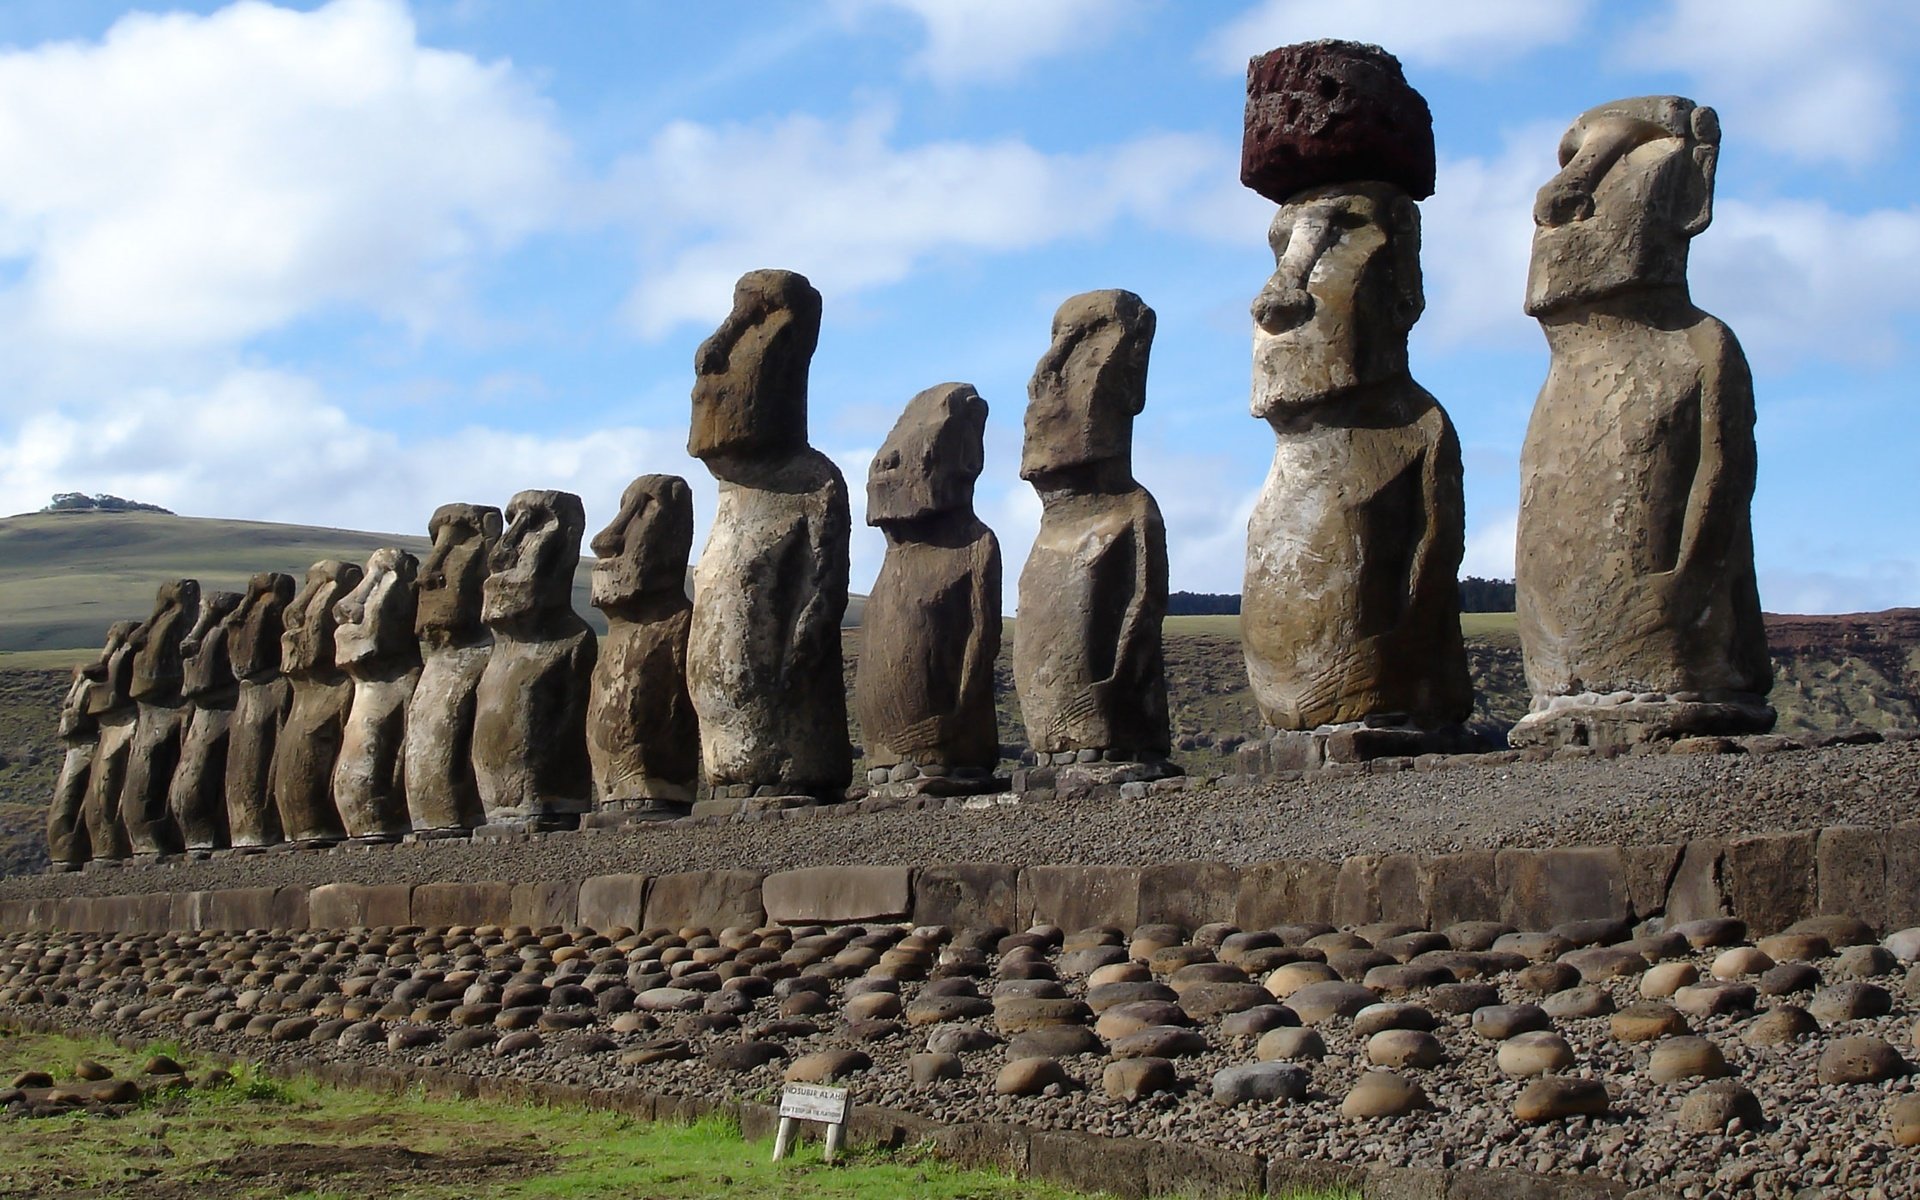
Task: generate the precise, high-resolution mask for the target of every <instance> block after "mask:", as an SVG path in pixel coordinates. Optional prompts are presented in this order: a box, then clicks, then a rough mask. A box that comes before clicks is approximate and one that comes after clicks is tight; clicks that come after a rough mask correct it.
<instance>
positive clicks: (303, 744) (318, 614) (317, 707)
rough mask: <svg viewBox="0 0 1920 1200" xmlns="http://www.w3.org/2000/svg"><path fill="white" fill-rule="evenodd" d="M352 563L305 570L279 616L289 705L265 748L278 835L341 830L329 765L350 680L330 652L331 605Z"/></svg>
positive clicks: (351, 584) (349, 699) (353, 577)
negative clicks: (303, 581) (269, 747)
mask: <svg viewBox="0 0 1920 1200" xmlns="http://www.w3.org/2000/svg"><path fill="white" fill-rule="evenodd" d="M360 578H361V572H360V568H359V567H358V566H356V565H355V564H353V563H350V562H342V561H340V560H339V559H337V558H329V559H323V560H321V561H320V562H317V563H315V564H313V566H311V567H309V568H308V569H307V581H306V585H305V586H304V587H302V588H301V589H300V594H299V595H297V596H295V597H294V598H293V603H291V604H289V605H288V606H287V609H286V612H285V614H284V615H283V617H282V620H283V623H284V624H285V627H286V632H285V633H284V634H282V635H281V638H280V666H281V669H282V670H283V671H285V672H286V676H287V679H288V681H289V682H290V683H291V684H292V685H293V704H292V706H291V707H290V708H289V709H288V710H287V719H286V722H285V724H283V725H282V726H281V727H280V737H279V739H278V741H277V742H276V743H275V745H274V753H273V802H274V804H275V805H276V806H277V807H278V808H279V810H280V826H281V830H282V832H283V833H284V834H285V837H286V840H287V841H290V842H292V843H294V844H295V845H298V846H329V845H332V844H334V843H335V842H338V841H340V840H342V839H343V838H345V837H346V830H345V829H344V828H343V827H342V826H341V823H340V810H339V809H338V808H337V807H336V806H335V804H334V800H333V768H334V764H335V763H336V762H338V761H339V758H340V743H341V741H342V740H343V739H344V738H345V737H346V725H347V711H348V710H349V709H350V708H351V707H352V706H353V680H352V679H350V678H348V677H347V673H346V672H345V671H343V670H341V669H340V664H339V663H338V662H337V661H336V659H335V653H336V650H335V647H334V630H335V625H336V618H335V616H334V606H335V605H336V604H338V603H339V602H340V601H341V599H342V598H343V597H345V596H346V595H347V593H349V592H351V591H352V590H353V589H354V588H356V587H358V586H360Z"/></svg>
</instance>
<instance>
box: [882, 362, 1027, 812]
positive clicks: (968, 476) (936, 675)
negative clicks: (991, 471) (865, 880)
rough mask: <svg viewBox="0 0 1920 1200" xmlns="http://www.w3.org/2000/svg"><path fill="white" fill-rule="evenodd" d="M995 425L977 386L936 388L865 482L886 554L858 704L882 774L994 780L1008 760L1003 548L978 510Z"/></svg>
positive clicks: (923, 397)
mask: <svg viewBox="0 0 1920 1200" xmlns="http://www.w3.org/2000/svg"><path fill="white" fill-rule="evenodd" d="M986 421H987V403H986V401H984V400H982V399H981V398H980V396H979V394H978V393H977V392H975V391H974V390H973V388H971V387H969V386H967V385H966V384H943V385H941V386H940V387H936V388H929V389H928V390H926V391H924V392H922V393H920V394H919V395H918V396H915V397H914V398H913V400H912V401H911V402H909V403H908V405H907V410H906V412H905V413H904V414H902V415H901V418H900V421H899V423H898V424H896V425H895V426H894V429H893V433H892V434H891V435H890V436H889V437H888V438H887V441H886V444H885V445H883V446H882V447H881V448H880V452H879V453H878V454H877V455H875V456H874V460H873V468H872V470H871V471H870V473H869V474H868V477H867V522H868V524H871V525H877V526H879V527H880V528H881V529H882V530H883V531H884V532H885V533H886V537H887V555H886V558H885V559H883V560H882V561H881V564H880V574H879V576H878V578H876V579H875V580H874V583H873V592H872V594H871V595H869V596H868V597H867V606H866V609H865V612H864V613H863V614H862V616H861V622H860V662H859V666H858V668H857V671H856V674H855V677H854V700H855V710H856V712H857V713H858V715H859V718H860V732H861V740H862V743H863V745H864V746H865V748H866V757H867V761H868V762H869V763H870V764H871V765H872V766H873V767H875V768H883V767H896V766H898V765H899V764H902V763H905V764H909V765H911V766H914V767H916V768H918V767H926V766H937V767H947V768H954V769H959V770H968V771H975V772H990V771H991V770H992V769H993V767H994V765H995V764H996V763H998V762H999V759H1000V737H999V727H998V723H997V718H996V714H995V710H994V702H993V662H994V658H995V656H997V655H998V654H999V653H1000V544H999V542H998V541H997V540H996V539H995V538H994V536H993V531H992V530H990V529H988V528H987V527H986V526H985V525H983V524H981V523H980V521H979V519H978V518H977V517H975V516H974V512H973V484H974V480H975V479H977V478H978V477H979V473H980V468H981V464H982V460H983V447H982V437H983V435H984V431H985V429H986ZM875 781H876V782H878V777H877V776H876V780H875Z"/></svg>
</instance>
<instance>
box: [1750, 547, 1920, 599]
mask: <svg viewBox="0 0 1920 1200" xmlns="http://www.w3.org/2000/svg"><path fill="white" fill-rule="evenodd" d="M1759 575H1760V603H1761V606H1762V607H1764V608H1765V609H1766V610H1767V611H1768V612H1776V613H1852V612H1879V611H1881V610H1883V609H1888V608H1900V607H1907V606H1911V605H1913V604H1914V602H1915V598H1916V597H1920V559H1914V558H1906V559H1900V558H1888V559H1878V560H1875V561H1872V562H1867V563H1863V564H1859V565H1858V566H1857V567H1856V568H1855V569H1854V570H1851V571H1847V570H1835V571H1806V570H1796V569H1787V568H1780V569H1770V568H1768V567H1767V566H1765V565H1762V566H1761V567H1760V571H1759Z"/></svg>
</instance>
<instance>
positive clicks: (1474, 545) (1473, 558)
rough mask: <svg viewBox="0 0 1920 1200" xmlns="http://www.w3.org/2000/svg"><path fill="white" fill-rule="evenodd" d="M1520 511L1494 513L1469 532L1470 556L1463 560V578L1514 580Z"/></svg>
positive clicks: (1468, 552) (1461, 561) (1461, 567)
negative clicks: (1514, 553)
mask: <svg viewBox="0 0 1920 1200" xmlns="http://www.w3.org/2000/svg"><path fill="white" fill-rule="evenodd" d="M1519 525H1520V510H1518V509H1514V508H1509V509H1505V510H1503V511H1501V512H1496V513H1494V514H1493V515H1492V516H1491V517H1489V518H1487V519H1486V520H1485V521H1483V522H1481V523H1480V524H1477V525H1474V526H1472V527H1471V528H1469V529H1468V530H1467V552H1466V554H1465V555H1463V556H1462V557H1461V559H1460V578H1462V579H1465V578H1466V577H1467V576H1469V575H1478V576H1479V577H1480V578H1482V579H1512V578H1513V547H1514V542H1515V539H1516V538H1517V536H1518V531H1519Z"/></svg>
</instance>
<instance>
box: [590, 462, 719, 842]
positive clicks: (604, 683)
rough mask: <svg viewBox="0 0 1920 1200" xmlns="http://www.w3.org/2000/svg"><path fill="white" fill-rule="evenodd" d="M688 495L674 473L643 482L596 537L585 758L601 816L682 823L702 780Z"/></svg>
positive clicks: (642, 479)
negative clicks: (597, 637)
mask: <svg viewBox="0 0 1920 1200" xmlns="http://www.w3.org/2000/svg"><path fill="white" fill-rule="evenodd" d="M692 552H693V492H692V491H691V490H690V489H689V488H688V487H687V481H686V480H684V479H682V478H680V477H679V476H678V475H642V476H641V477H640V478H638V479H636V480H634V481H633V482H632V483H630V484H628V485H627V490H626V492H625V493H624V494H622V495H621V497H620V511H619V512H618V513H616V514H614V518H613V520H612V521H610V522H608V524H607V527H606V528H605V529H602V530H601V531H600V532H599V533H598V534H596V535H594V539H593V553H594V557H595V560H596V561H595V562H594V564H593V606H594V607H595V608H597V609H599V610H600V611H601V612H603V613H605V614H606V616H607V636H606V638H605V640H604V641H602V643H601V646H600V659H599V661H598V662H596V663H595V664H594V668H593V692H592V695H591V696H590V697H589V699H588V701H587V752H588V753H589V754H590V755H591V756H592V759H593V782H594V791H595V795H596V799H597V802H598V806H599V807H600V809H601V810H603V811H608V812H616V813H625V814H628V815H631V816H635V817H671V816H678V815H680V814H682V813H685V812H686V811H688V809H689V808H691V806H692V804H693V800H694V791H695V788H696V787H697V786H698V784H699V781H700V726H699V718H698V717H697V716H696V715H695V714H694V711H693V700H692V698H691V697H689V696H688V695H687V635H688V632H689V630H690V629H691V627H692V624H693V602H692V601H691V600H689V599H688V598H687V557H688V555H690V554H691V553H692Z"/></svg>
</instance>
